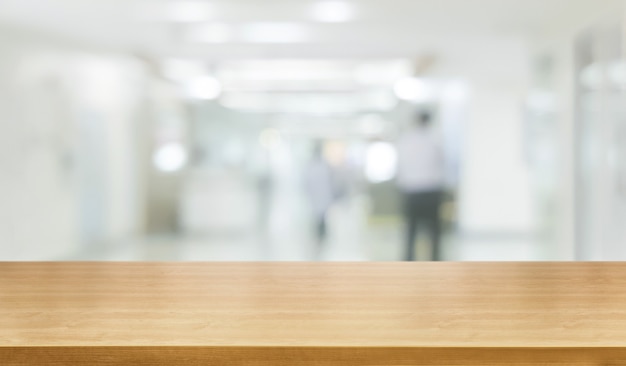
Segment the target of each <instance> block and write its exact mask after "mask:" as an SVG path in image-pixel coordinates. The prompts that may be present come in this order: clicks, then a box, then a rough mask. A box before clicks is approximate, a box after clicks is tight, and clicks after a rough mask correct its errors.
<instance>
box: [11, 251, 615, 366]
mask: <svg viewBox="0 0 626 366" xmlns="http://www.w3.org/2000/svg"><path fill="white" fill-rule="evenodd" d="M181 360H182V361H181ZM623 360H626V264H622V263H548V262H541V263H509V262H507V263H0V364H1V365H26V364H77V365H80V364H90V365H96V364H102V365H113V364H115V365H117V364H135V365H138V364H146V365H148V364H151V365H165V364H185V365H196V364H198V365H199V364H258V365H299V364H302V365H313V364H324V365H422V364H423V365H503V364H515V365H530V364H533V365H535V364H546V365H565V364H568V365H625V366H626V362H623ZM44 361H45V362H44ZM38 362H39V363H38ZM41 362H44V363H41ZM207 362H208V363H207Z"/></svg>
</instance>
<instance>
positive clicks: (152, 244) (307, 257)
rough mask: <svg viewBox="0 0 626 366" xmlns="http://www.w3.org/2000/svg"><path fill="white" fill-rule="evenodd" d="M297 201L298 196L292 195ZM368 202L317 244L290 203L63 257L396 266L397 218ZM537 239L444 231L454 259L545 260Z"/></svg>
mask: <svg viewBox="0 0 626 366" xmlns="http://www.w3.org/2000/svg"><path fill="white" fill-rule="evenodd" d="M292 197H293V196H292ZM367 205H368V201H367V199H366V198H363V199H358V198H356V199H352V200H350V201H348V202H344V203H343V204H339V205H337V206H336V207H335V208H334V209H333V210H332V211H331V212H330V215H329V230H328V231H329V237H328V240H327V242H326V243H325V244H323V245H321V246H320V245H317V243H316V242H315V240H314V239H313V224H312V219H311V217H310V215H308V214H307V211H306V209H304V208H303V207H305V205H303V204H302V203H301V202H300V203H299V202H297V201H295V200H291V201H289V200H285V201H283V202H280V204H276V205H274V207H277V209H276V210H274V211H273V212H271V213H270V215H268V217H267V219H266V220H264V221H263V222H262V223H258V225H257V226H256V227H249V228H247V230H229V231H224V232H217V231H215V230H212V231H210V232H205V233H195V234H191V233H186V234H181V235H169V236H158V237H151V238H141V239H135V240H124V241H119V242H115V243H108V244H106V245H98V246H91V247H90V248H87V249H86V250H83V251H82V252H80V253H76V254H75V255H72V256H69V257H67V258H61V259H63V260H105V261H311V260H321V261H397V260H401V259H402V255H403V253H404V244H403V240H402V237H403V227H402V224H401V222H400V220H399V218H396V219H395V220H378V221H376V220H370V218H369V217H368V214H367V213H368V212H369V209H368V207H367ZM539 243H541V241H539V240H537V238H536V237H534V236H533V235H523V233H522V235H520V234H507V233H500V234H497V235H495V234H493V233H492V234H490V235H485V234H482V235H481V234H476V233H474V234H470V233H464V234H460V233H455V232H453V230H451V231H450V232H448V233H446V235H445V236H444V242H443V253H444V258H445V260H449V261H530V260H546V259H548V255H546V253H547V251H546V250H545V248H542V245H540V244H539ZM416 245H417V253H418V258H419V259H427V258H429V253H428V245H427V243H426V242H425V238H424V237H418V240H417V243H416Z"/></svg>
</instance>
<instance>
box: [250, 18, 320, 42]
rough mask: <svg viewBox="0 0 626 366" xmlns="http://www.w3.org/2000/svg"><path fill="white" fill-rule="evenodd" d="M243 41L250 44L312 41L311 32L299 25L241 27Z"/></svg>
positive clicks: (264, 24) (254, 24) (273, 24)
mask: <svg viewBox="0 0 626 366" xmlns="http://www.w3.org/2000/svg"><path fill="white" fill-rule="evenodd" d="M240 31H241V32H240V36H241V40H242V41H244V42H250V43H299V42H306V41H308V40H310V39H311V32H310V29H309V28H308V27H306V26H305V25H304V24H298V23H250V24H245V25H243V26H241V29H240Z"/></svg>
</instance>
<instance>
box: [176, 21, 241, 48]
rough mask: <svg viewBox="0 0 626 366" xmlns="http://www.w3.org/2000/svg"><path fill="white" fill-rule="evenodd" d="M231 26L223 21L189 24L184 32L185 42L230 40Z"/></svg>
mask: <svg viewBox="0 0 626 366" xmlns="http://www.w3.org/2000/svg"><path fill="white" fill-rule="evenodd" d="M233 36H234V31H233V28H232V27H231V26H229V25H227V24H223V23H208V24H198V25H193V26H190V27H189V28H188V29H187V31H186V32H185V35H184V38H185V40H186V41H187V42H194V43H227V42H232V41H233V40H234V39H233Z"/></svg>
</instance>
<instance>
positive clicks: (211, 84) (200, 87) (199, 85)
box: [185, 76, 222, 100]
mask: <svg viewBox="0 0 626 366" xmlns="http://www.w3.org/2000/svg"><path fill="white" fill-rule="evenodd" d="M221 93H222V86H221V85H220V82H219V81H218V80H217V79H216V78H214V77H212V76H200V77H197V78H194V79H191V80H188V81H187V82H186V83H185V94H186V95H187V97H189V98H191V99H200V100H212V99H217V97H219V96H220V94H221Z"/></svg>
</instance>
